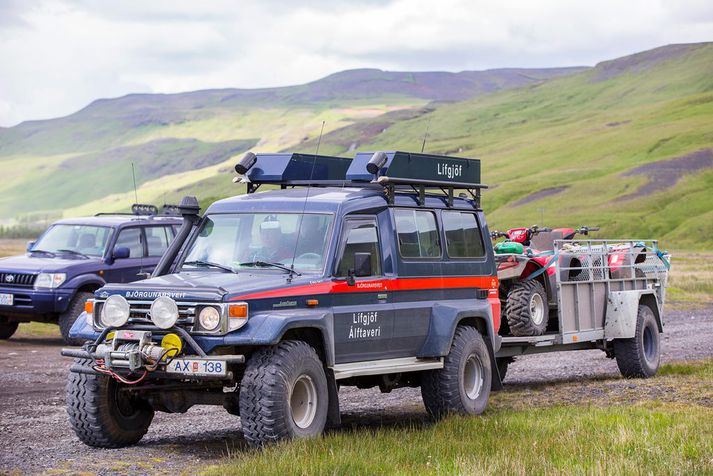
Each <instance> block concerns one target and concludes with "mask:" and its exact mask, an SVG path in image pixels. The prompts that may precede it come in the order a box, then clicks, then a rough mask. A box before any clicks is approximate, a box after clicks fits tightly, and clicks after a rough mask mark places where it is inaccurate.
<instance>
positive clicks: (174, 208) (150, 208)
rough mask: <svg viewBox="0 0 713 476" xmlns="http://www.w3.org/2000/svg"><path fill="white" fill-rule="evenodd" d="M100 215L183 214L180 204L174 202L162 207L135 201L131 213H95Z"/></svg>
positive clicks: (153, 215) (177, 215) (152, 215)
mask: <svg viewBox="0 0 713 476" xmlns="http://www.w3.org/2000/svg"><path fill="white" fill-rule="evenodd" d="M94 216H95V217H99V216H145V217H155V216H176V217H180V216H181V211H180V206H179V205H174V204H168V203H164V204H163V206H162V207H161V209H159V208H158V207H157V206H156V205H152V204H149V203H134V204H133V205H131V213H126V212H100V213H96V214H95V215H94Z"/></svg>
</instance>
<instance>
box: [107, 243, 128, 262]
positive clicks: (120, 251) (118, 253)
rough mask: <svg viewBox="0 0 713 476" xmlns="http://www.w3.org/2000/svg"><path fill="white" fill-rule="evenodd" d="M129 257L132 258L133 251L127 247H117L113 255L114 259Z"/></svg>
mask: <svg viewBox="0 0 713 476" xmlns="http://www.w3.org/2000/svg"><path fill="white" fill-rule="evenodd" d="M129 256H131V250H130V249H129V248H127V247H126V246H117V247H116V248H114V252H113V253H112V254H111V257H112V258H114V259H126V258H128V257H129Z"/></svg>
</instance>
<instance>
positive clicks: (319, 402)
mask: <svg viewBox="0 0 713 476" xmlns="http://www.w3.org/2000/svg"><path fill="white" fill-rule="evenodd" d="M327 392H328V390H327V377H326V375H325V373H324V366H323V365H322V362H321V361H320V360H319V357H318V356H317V352H315V350H314V349H313V348H312V347H311V346H310V345H309V344H307V343H305V342H302V341H294V340H287V341H283V342H280V343H279V344H277V345H276V346H273V347H270V348H266V349H261V350H259V351H257V352H255V353H254V354H253V355H252V356H251V357H250V360H249V361H248V364H247V366H246V368H245V375H244V376H243V379H242V381H241V383H240V418H241V424H242V426H243V434H244V436H245V439H246V440H247V442H248V444H249V445H250V446H263V445H265V444H268V443H273V442H277V441H279V440H283V439H287V438H311V437H315V436H318V435H320V434H321V433H322V432H323V431H324V426H325V424H326V422H327V410H328V408H329V397H328V393H327Z"/></svg>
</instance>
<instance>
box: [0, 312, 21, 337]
mask: <svg viewBox="0 0 713 476" xmlns="http://www.w3.org/2000/svg"><path fill="white" fill-rule="evenodd" d="M17 326H18V323H17V322H10V321H8V320H7V318H5V317H0V340H7V339H9V338H10V337H12V335H13V334H14V333H15V331H17Z"/></svg>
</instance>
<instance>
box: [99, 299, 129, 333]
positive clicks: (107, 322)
mask: <svg viewBox="0 0 713 476" xmlns="http://www.w3.org/2000/svg"><path fill="white" fill-rule="evenodd" d="M128 321H129V303H128V302H127V301H126V299H124V296H119V295H118V294H113V295H111V296H109V297H108V298H107V299H106V301H104V305H103V306H102V312H101V323H102V324H103V325H104V326H105V327H121V326H123V325H124V324H126V323H127V322H128Z"/></svg>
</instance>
